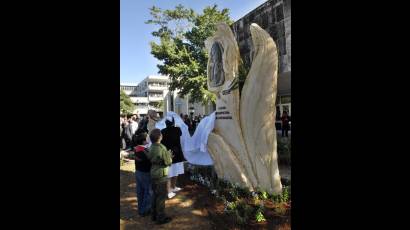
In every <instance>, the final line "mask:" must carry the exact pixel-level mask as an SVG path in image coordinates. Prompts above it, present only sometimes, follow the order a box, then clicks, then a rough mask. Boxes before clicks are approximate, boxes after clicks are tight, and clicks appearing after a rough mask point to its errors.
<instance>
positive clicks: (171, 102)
mask: <svg viewBox="0 0 410 230" xmlns="http://www.w3.org/2000/svg"><path fill="white" fill-rule="evenodd" d="M215 109H216V108H215V105H213V104H211V103H210V104H208V105H206V106H204V105H202V104H201V103H192V102H189V95H187V96H186V97H185V98H181V97H179V96H178V91H169V92H168V93H167V95H166V96H165V98H164V114H165V115H166V112H167V111H173V112H175V113H177V114H181V113H182V114H184V115H185V114H188V115H189V116H198V115H202V116H203V115H209V114H211V113H212V112H213V111H215Z"/></svg>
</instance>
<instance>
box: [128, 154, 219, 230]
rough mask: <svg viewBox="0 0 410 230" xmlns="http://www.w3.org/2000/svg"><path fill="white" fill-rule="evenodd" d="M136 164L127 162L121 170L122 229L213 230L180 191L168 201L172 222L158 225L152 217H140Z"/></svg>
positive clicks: (208, 222)
mask: <svg viewBox="0 0 410 230" xmlns="http://www.w3.org/2000/svg"><path fill="white" fill-rule="evenodd" d="M134 172H135V168H134V162H133V161H129V162H126V163H125V164H124V165H123V166H121V168H120V229H121V230H131V229H132V230H137V229H173V230H176V229H178V230H180V229H181V230H184V229H196V230H208V229H212V227H211V223H210V221H209V220H208V218H207V217H206V216H205V214H204V213H203V211H202V210H201V209H195V208H194V207H193V205H192V203H193V201H192V200H191V199H189V198H188V197H187V196H186V195H187V194H186V193H187V191H184V190H182V191H180V192H178V195H177V196H175V197H174V198H172V199H170V200H167V201H166V203H165V205H166V207H165V210H166V212H167V214H168V215H169V216H171V217H173V220H172V222H170V223H168V224H164V225H160V226H158V225H156V224H154V223H153V222H152V221H151V218H150V217H140V216H138V214H137V198H136V194H135V188H136V184H135V178H134Z"/></svg>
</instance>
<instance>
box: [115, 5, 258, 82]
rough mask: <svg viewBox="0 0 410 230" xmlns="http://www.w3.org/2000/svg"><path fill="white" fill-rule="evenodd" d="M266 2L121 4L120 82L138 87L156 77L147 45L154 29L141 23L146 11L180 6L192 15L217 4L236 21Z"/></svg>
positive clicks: (146, 14) (145, 17)
mask: <svg viewBox="0 0 410 230" xmlns="http://www.w3.org/2000/svg"><path fill="white" fill-rule="evenodd" d="M265 1H266V0H120V4H121V6H120V81H121V82H125V83H131V82H133V83H137V82H140V81H141V80H142V79H144V78H145V77H146V76H148V75H151V74H157V73H158V68H157V66H156V65H157V64H158V61H157V60H156V59H155V58H154V57H153V56H152V54H151V48H150V45H149V42H150V41H153V40H154V37H153V36H152V35H151V32H152V31H154V30H156V27H155V26H154V25H147V24H145V23H144V22H145V21H147V20H148V19H150V14H149V8H150V7H152V6H153V5H155V6H157V7H160V8H161V9H173V8H175V6H176V5H178V4H182V5H184V6H185V7H187V8H192V9H194V11H195V12H202V9H204V8H205V7H206V6H209V5H213V4H217V5H218V8H219V9H223V8H228V9H230V16H231V18H232V19H233V20H234V21H236V20H237V19H239V18H241V17H243V16H244V15H245V14H247V13H248V12H249V11H251V10H253V9H254V8H256V7H257V6H259V5H261V4H262V3H263V2H265Z"/></svg>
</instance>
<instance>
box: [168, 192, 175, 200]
mask: <svg viewBox="0 0 410 230" xmlns="http://www.w3.org/2000/svg"><path fill="white" fill-rule="evenodd" d="M175 195H176V194H175V193H174V192H170V193H168V199H171V198H172V197H174V196H175Z"/></svg>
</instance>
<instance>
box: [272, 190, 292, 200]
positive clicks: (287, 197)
mask: <svg viewBox="0 0 410 230" xmlns="http://www.w3.org/2000/svg"><path fill="white" fill-rule="evenodd" d="M271 199H272V201H273V202H274V203H278V204H279V203H287V202H289V201H290V191H289V187H283V189H282V194H278V195H272V198H271Z"/></svg>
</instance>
